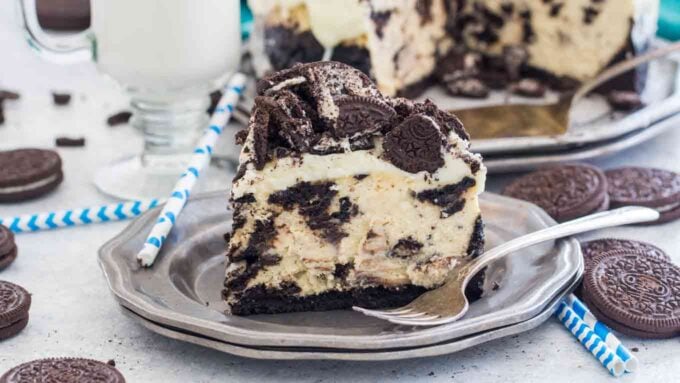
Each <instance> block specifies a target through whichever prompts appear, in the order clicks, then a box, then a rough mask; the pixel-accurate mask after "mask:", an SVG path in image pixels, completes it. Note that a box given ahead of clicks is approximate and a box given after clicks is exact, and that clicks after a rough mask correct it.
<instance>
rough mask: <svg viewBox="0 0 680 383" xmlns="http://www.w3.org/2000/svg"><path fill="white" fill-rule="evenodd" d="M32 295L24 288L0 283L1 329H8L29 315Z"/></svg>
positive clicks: (8, 283) (4, 282) (3, 282)
mask: <svg viewBox="0 0 680 383" xmlns="http://www.w3.org/2000/svg"><path fill="white" fill-rule="evenodd" d="M30 307H31V295H30V294H29V293H28V291H26V290H25V289H24V288H23V287H21V286H18V285H15V284H14V283H10V282H6V281H0V327H7V326H9V325H11V324H13V323H14V322H16V321H18V320H20V319H21V318H23V317H25V316H26V315H28V310H29V309H30Z"/></svg>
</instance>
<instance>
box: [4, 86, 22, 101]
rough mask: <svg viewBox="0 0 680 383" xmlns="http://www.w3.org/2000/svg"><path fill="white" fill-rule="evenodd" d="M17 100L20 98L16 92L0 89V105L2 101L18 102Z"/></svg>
mask: <svg viewBox="0 0 680 383" xmlns="http://www.w3.org/2000/svg"><path fill="white" fill-rule="evenodd" d="M19 98H21V95H20V94H19V93H17V92H14V91H11V90H6V89H0V104H2V101H4V100H18V99H19Z"/></svg>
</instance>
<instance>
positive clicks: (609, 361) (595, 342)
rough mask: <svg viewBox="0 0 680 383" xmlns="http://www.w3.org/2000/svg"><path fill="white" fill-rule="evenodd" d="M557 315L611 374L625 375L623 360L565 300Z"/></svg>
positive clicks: (560, 305)
mask: <svg viewBox="0 0 680 383" xmlns="http://www.w3.org/2000/svg"><path fill="white" fill-rule="evenodd" d="M555 315H556V316H557V318H558V319H559V320H560V322H562V324H563V325H564V327H566V328H567V330H569V331H570V332H571V333H572V334H574V336H575V337H576V339H578V341H579V342H581V344H582V345H583V347H585V348H586V349H587V350H588V351H590V353H591V354H593V355H594V356H595V358H597V360H599V361H600V363H602V365H603V366H604V367H605V368H606V369H607V370H608V371H609V373H610V374H612V375H613V376H616V377H619V376H621V375H623V372H624V371H625V368H624V366H623V361H622V360H621V358H619V357H618V356H617V355H616V354H615V353H614V352H613V351H612V350H611V349H610V348H609V347H607V344H606V343H605V342H604V341H603V340H602V339H600V337H599V336H597V334H595V333H594V332H593V330H591V329H590V327H588V325H587V324H585V322H583V321H582V320H581V318H579V316H578V315H576V313H575V312H574V310H572V309H571V308H570V307H569V305H568V304H567V302H565V300H562V301H561V302H560V304H559V306H558V307H557V310H556V311H555Z"/></svg>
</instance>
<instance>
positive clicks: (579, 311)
mask: <svg viewBox="0 0 680 383" xmlns="http://www.w3.org/2000/svg"><path fill="white" fill-rule="evenodd" d="M566 301H567V304H568V305H569V307H571V309H572V310H574V312H575V313H576V315H578V317H579V318H581V320H582V321H583V322H585V324H587V325H588V327H590V328H591V330H593V331H594V332H595V334H597V336H599V337H600V339H602V340H603V341H604V343H606V344H607V347H609V348H610V349H612V350H614V352H615V353H616V355H618V357H619V358H621V360H623V364H624V367H625V369H626V371H627V372H633V371H635V370H637V368H638V364H639V362H638V359H637V358H636V357H635V355H633V354H631V353H630V351H628V348H626V346H624V345H623V343H621V341H620V340H619V338H617V337H616V336H615V335H614V334H613V333H612V330H611V329H609V327H607V326H606V325H605V324H604V323H602V322H600V321H598V320H597V318H595V315H593V313H592V312H590V310H588V307H587V306H586V305H585V304H584V303H583V302H581V300H580V299H578V298H576V296H575V295H574V294H569V296H568V297H567V298H566Z"/></svg>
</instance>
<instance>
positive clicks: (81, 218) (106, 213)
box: [0, 199, 161, 233]
mask: <svg viewBox="0 0 680 383" xmlns="http://www.w3.org/2000/svg"><path fill="white" fill-rule="evenodd" d="M160 202H161V201H159V200H157V199H152V200H147V201H129V202H121V203H115V204H111V205H101V206H95V207H87V208H80V209H71V210H60V211H51V212H45V213H37V214H24V215H20V216H16V217H0V224H1V225H4V226H6V227H7V228H8V229H9V230H11V231H13V232H14V233H25V232H33V231H40V230H52V229H57V228H60V227H71V226H81V225H89V224H91V223H98V222H110V221H122V220H125V219H130V218H134V217H137V216H138V215H140V214H142V213H144V212H145V211H147V210H149V209H153V208H154V207H156V206H158V204H159V203H160Z"/></svg>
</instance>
